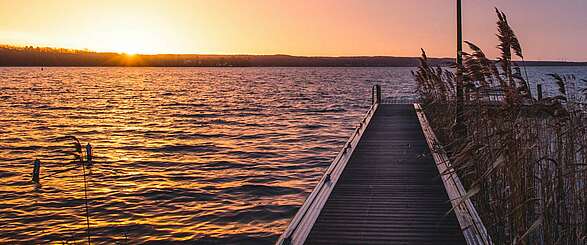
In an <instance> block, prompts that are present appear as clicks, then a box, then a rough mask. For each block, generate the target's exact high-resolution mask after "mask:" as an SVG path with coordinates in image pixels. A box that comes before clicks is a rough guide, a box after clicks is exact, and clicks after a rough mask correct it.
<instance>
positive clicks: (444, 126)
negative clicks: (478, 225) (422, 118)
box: [413, 10, 587, 244]
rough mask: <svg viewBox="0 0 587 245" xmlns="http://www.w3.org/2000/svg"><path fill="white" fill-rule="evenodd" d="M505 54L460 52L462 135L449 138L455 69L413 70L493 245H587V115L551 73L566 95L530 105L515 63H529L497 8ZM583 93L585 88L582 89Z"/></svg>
mask: <svg viewBox="0 0 587 245" xmlns="http://www.w3.org/2000/svg"><path fill="white" fill-rule="evenodd" d="M497 15H498V35H497V36H498V40H499V45H498V48H499V49H500V51H501V57H500V58H499V59H498V60H497V61H493V60H490V59H488V58H487V57H486V56H485V54H484V53H483V51H482V50H481V49H480V48H479V47H477V46H476V45H474V44H473V43H467V44H468V46H469V48H470V49H471V53H464V65H463V74H464V83H465V89H466V95H467V96H466V98H467V100H466V103H465V108H464V118H465V122H464V123H465V125H466V126H467V129H468V131H467V134H466V137H464V138H462V137H457V136H456V134H453V126H454V119H455V116H456V115H455V88H454V80H455V79H454V75H453V73H452V72H450V71H448V70H445V69H441V68H434V67H430V66H429V65H428V63H427V58H426V55H425V53H423V56H422V59H421V62H422V65H421V66H420V67H419V69H418V70H417V71H416V72H414V73H413V74H414V76H415V78H416V80H417V82H418V84H419V91H418V92H419V93H420V95H421V97H422V99H423V100H424V109H425V112H426V114H427V116H428V118H430V122H431V126H432V127H433V129H434V130H435V132H436V134H437V136H438V138H439V140H440V141H441V143H443V146H444V148H445V150H447V152H448V153H449V157H450V158H451V160H452V162H453V164H454V165H455V167H456V168H457V169H458V173H459V176H460V177H461V179H462V180H463V182H464V184H465V186H466V188H467V189H468V190H472V189H478V190H479V192H478V193H477V194H476V195H474V196H473V197H472V199H473V200H474V203H475V205H476V208H477V209H478V211H479V213H480V215H481V218H482V220H483V221H484V223H485V225H486V227H487V229H488V231H489V233H490V234H491V236H492V239H493V242H495V243H496V244H586V243H587V188H586V183H587V148H586V147H587V127H585V125H587V124H586V123H587V113H586V110H585V109H584V108H585V105H584V104H583V103H581V102H579V99H580V98H579V95H578V94H577V93H576V92H571V91H576V90H575V79H574V77H572V76H563V75H557V74H552V75H549V76H550V78H551V79H552V80H553V82H554V83H556V84H557V85H558V87H559V92H560V95H558V96H552V97H547V98H544V99H543V100H537V99H534V98H533V97H532V95H531V93H530V89H529V82H528V81H527V78H526V79H525V78H524V77H523V76H522V73H521V69H520V67H518V66H517V65H516V64H515V63H514V62H513V61H512V54H514V55H516V56H518V57H520V58H523V56H522V48H521V45H520V43H519V41H518V39H517V37H516V36H515V34H514V32H513V30H512V28H511V27H510V25H509V23H508V22H507V17H506V15H505V14H504V13H503V12H501V11H499V10H497ZM582 92H583V93H585V91H582Z"/></svg>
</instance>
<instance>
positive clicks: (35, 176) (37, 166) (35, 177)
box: [33, 159, 41, 183]
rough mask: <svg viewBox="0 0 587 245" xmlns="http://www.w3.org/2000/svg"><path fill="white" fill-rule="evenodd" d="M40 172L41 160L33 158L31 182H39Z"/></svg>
mask: <svg viewBox="0 0 587 245" xmlns="http://www.w3.org/2000/svg"><path fill="white" fill-rule="evenodd" d="M40 174H41V161H40V160H39V159H35V161H34V162H33V182H35V183H39V175H40Z"/></svg>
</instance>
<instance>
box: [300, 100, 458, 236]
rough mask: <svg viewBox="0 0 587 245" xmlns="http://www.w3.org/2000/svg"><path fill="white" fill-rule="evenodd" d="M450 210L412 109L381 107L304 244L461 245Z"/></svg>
mask: <svg viewBox="0 0 587 245" xmlns="http://www.w3.org/2000/svg"><path fill="white" fill-rule="evenodd" d="M451 208H452V206H451V204H450V201H449V199H448V195H447V193H446V191H445V189H444V185H443V183H442V179H441V178H440V177H439V173H438V170H437V168H436V165H435V162H434V159H433V158H432V156H431V154H430V151H429V149H428V145H427V143H426V139H425V138H424V134H423V133H422V129H421V128H420V122H419V121H418V117H417V115H416V111H415V109H414V106H413V105H412V104H403V105H402V104H382V105H380V106H379V108H378V110H377V111H376V112H375V114H374V116H373V119H372V120H371V123H370V125H369V126H368V127H367V129H366V131H365V133H364V134H363V137H362V139H361V140H360V142H359V144H358V147H357V148H356V150H355V151H354V153H353V155H352V157H351V158H350V161H349V163H348V164H347V166H346V168H345V170H344V172H343V173H342V175H341V177H340V180H339V181H338V183H337V184H336V186H335V187H334V189H333V191H332V193H331V194H330V197H329V198H328V200H327V201H326V204H325V205H324V207H323V209H322V212H321V213H320V215H319V216H318V219H317V220H316V222H315V223H314V225H313V228H312V230H311V232H310V234H309V236H308V238H307V239H306V242H305V243H306V244H343V243H346V244H372V243H379V244H465V240H464V238H463V234H462V232H461V228H460V226H459V223H458V221H457V219H456V217H455V215H454V213H452V212H450V210H451ZM447 214H448V215H447Z"/></svg>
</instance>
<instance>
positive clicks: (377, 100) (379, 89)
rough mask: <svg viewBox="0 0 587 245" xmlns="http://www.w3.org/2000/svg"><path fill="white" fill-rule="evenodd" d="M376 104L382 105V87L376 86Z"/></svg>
mask: <svg viewBox="0 0 587 245" xmlns="http://www.w3.org/2000/svg"><path fill="white" fill-rule="evenodd" d="M375 103H376V104H380V103H381V86H380V85H375Z"/></svg>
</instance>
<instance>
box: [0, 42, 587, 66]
mask: <svg viewBox="0 0 587 245" xmlns="http://www.w3.org/2000/svg"><path fill="white" fill-rule="evenodd" d="M429 62H430V64H431V65H434V66H448V65H450V64H451V63H452V62H453V60H452V59H449V58H431V59H429ZM418 65H419V60H418V58H413V57H390V56H355V57H302V56H290V55H194V54H157V55H127V54H120V53H98V52H93V51H89V50H75V49H64V48H47V47H32V46H25V47H17V46H10V45H0V66H155V67H158V66H161V67H166V66H177V67H182V66H184V67H215V66H220V67H231V66H233V67H250V66H293V67H304V66H308V67H416V66H418ZM527 65H552V66H559V65H587V63H568V62H536V61H535V62H532V61H529V62H527Z"/></svg>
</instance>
